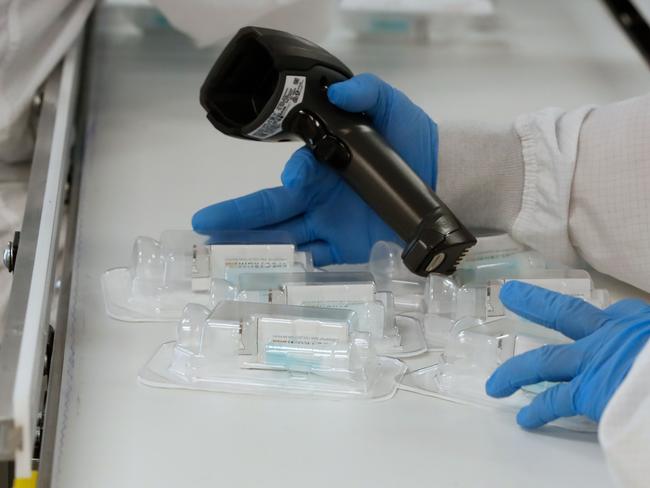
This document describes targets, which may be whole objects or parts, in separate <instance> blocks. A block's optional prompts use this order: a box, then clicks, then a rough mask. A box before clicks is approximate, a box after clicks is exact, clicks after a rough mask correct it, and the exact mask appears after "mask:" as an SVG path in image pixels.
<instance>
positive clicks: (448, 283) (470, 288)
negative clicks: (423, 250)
mask: <svg viewBox="0 0 650 488" xmlns="http://www.w3.org/2000/svg"><path fill="white" fill-rule="evenodd" d="M401 252H402V249H401V247H400V246H399V245H397V244H395V243H392V242H378V243H376V244H375V246H374V247H373V249H372V251H371V254H370V262H369V269H370V271H371V273H372V274H373V276H374V278H375V280H376V283H377V288H378V289H379V290H387V291H389V292H390V293H392V294H393V297H394V303H395V308H396V309H397V310H398V311H400V312H401V313H407V314H409V315H411V316H414V317H417V318H418V319H419V320H421V322H422V324H423V326H424V333H425V338H426V341H427V345H428V348H429V349H430V350H441V349H442V348H443V347H444V345H445V341H446V339H447V335H448V333H449V331H450V330H451V328H452V326H453V324H454V323H455V322H456V321H458V320H460V319H462V318H464V317H474V318H477V319H481V320H483V321H491V320H496V319H499V318H502V317H504V316H506V315H508V313H509V312H508V311H507V310H505V308H504V307H503V305H502V304H501V301H500V300H499V292H500V290H501V287H502V286H503V285H504V283H506V282H507V281H508V280H513V279H516V280H519V281H524V282H527V283H530V284H534V285H538V286H541V287H544V288H547V289H550V290H553V291H557V292H560V293H565V294H567V295H572V296H575V297H579V298H582V299H584V300H586V301H589V302H590V303H592V304H593V305H595V306H597V307H600V308H604V307H606V306H607V305H608V304H609V295H608V293H607V290H602V289H595V288H594V287H593V283H592V280H591V277H590V275H589V273H588V272H586V271H584V270H579V269H569V268H567V267H565V266H562V265H559V264H556V263H549V262H547V261H546V260H544V258H543V257H542V256H541V255H540V254H539V253H537V252H535V251H530V250H527V249H526V248H524V247H523V246H521V245H520V244H518V243H516V242H515V241H513V240H512V239H511V238H510V237H508V236H507V235H504V234H496V235H491V236H486V237H481V238H479V239H478V244H477V245H476V246H475V247H474V248H472V249H471V250H470V252H469V253H468V255H467V256H466V257H465V259H464V260H463V261H461V263H460V264H459V266H458V269H457V270H456V272H455V273H454V274H453V275H452V276H443V275H437V274H431V275H429V276H428V277H427V278H422V277H420V276H416V275H414V274H412V273H411V272H410V271H409V270H408V269H407V268H406V266H404V263H403V262H402V260H401Z"/></svg>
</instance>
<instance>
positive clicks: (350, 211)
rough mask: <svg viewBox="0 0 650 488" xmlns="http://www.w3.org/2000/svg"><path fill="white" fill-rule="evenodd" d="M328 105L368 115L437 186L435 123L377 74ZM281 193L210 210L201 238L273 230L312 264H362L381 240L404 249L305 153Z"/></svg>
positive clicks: (290, 167) (331, 94)
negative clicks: (289, 239)
mask: <svg viewBox="0 0 650 488" xmlns="http://www.w3.org/2000/svg"><path fill="white" fill-rule="evenodd" d="M327 94H328V98H329V100H330V101H331V102H332V103H333V104H334V105H336V106H337V107H339V108H341V109H343V110H347V111H349V112H366V113H367V114H368V115H369V116H370V117H371V119H372V122H373V124H374V126H375V127H376V128H377V130H378V131H379V133H381V134H382V135H383V136H384V138H385V139H386V141H387V142H388V144H390V145H391V146H392V147H393V148H394V149H395V151H397V153H398V154H399V155H400V156H402V158H404V160H405V161H406V162H407V163H408V164H409V165H410V166H411V167H412V168H413V169H414V170H415V172H416V173H417V174H418V175H419V176H420V177H421V178H422V179H423V180H424V181H425V182H427V183H428V184H430V185H431V186H432V187H433V188H435V184H436V157H437V152H438V131H437V127H436V124H435V123H434V122H433V121H432V120H431V119H430V118H429V117H428V116H427V114H426V113H424V111H422V109H420V108H419V107H417V106H416V105H414V104H413V102H411V101H410V100H409V99H408V98H407V97H406V96H405V95H404V94H403V93H402V92H400V91H398V90H396V89H395V88H393V87H391V86H390V85H388V84H387V83H385V82H384V81H382V80H380V79H379V78H377V77H376V76H375V75H372V74H362V75H359V76H355V77H354V78H351V79H349V80H346V81H343V82H340V83H336V84H333V85H331V86H330V87H329V89H328V92H327ZM281 179H282V186H281V187H276V188H269V189H266V190H261V191H258V192H256V193H252V194H250V195H246V196H243V197H239V198H236V199H234V200H228V201H225V202H221V203H217V204H215V205H211V206H209V207H207V208H204V209H203V210H200V211H199V212H197V213H196V214H195V215H194V218H193V219H192V226H193V227H194V230H195V231H196V232H199V233H201V234H211V233H213V232H214V231H218V230H239V229H276V230H284V231H288V232H289V233H290V234H291V236H292V237H293V239H294V241H295V243H296V244H298V248H299V249H300V250H306V251H311V253H312V254H313V257H314V263H315V264H316V265H317V266H324V265H327V264H331V263H360V262H365V261H367V260H368V255H369V252H370V248H371V247H372V245H373V244H374V243H375V242H376V241H379V240H390V241H396V242H399V239H398V237H397V236H396V235H395V233H394V232H393V231H392V230H391V229H390V227H388V226H387V225H386V224H385V223H384V222H383V221H382V220H381V219H380V218H379V217H378V216H377V214H376V213H375V212H374V211H373V210H371V209H370V207H368V206H367V205H366V204H365V203H364V202H363V200H361V198H359V197H358V196H357V194H356V193H355V192H354V191H353V190H352V189H351V188H350V187H349V186H348V185H347V183H345V182H344V181H343V179H342V178H341V177H340V176H339V175H338V174H337V173H336V172H335V171H334V170H332V169H331V168H329V167H328V166H326V165H325V164H322V163H319V162H318V161H316V159H315V158H314V156H313V155H312V153H311V151H310V150H309V149H307V148H305V147H303V148H301V149H299V150H298V151H296V152H295V153H294V154H293V156H292V157H291V159H289V162H288V163H287V164H286V166H285V168H284V171H283V172H282V177H281Z"/></svg>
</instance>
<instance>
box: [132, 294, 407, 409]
mask: <svg viewBox="0 0 650 488" xmlns="http://www.w3.org/2000/svg"><path fill="white" fill-rule="evenodd" d="M405 371H406V366H405V365H404V364H403V363H401V362H400V361H399V360H397V359H392V358H387V357H382V356H378V355H377V353H376V350H375V348H374V345H373V343H372V341H371V338H370V334H369V333H368V332H362V331H359V330H358V323H357V319H356V315H355V313H354V312H352V311H349V310H344V309H333V308H317V307H299V306H293V305H277V304H268V303H249V302H236V301H223V302H221V303H219V304H218V305H217V306H216V308H215V309H214V310H213V311H210V310H209V309H207V308H205V307H203V306H201V305H198V304H189V305H188V306H187V307H186V308H185V309H184V311H183V317H182V319H181V320H180V321H179V323H178V326H177V339H176V341H174V342H168V343H165V344H163V345H162V346H161V347H160V348H159V349H158V351H156V353H155V354H154V356H153V357H152V358H151V359H150V360H149V362H148V363H147V364H146V365H145V367H144V368H143V369H142V370H141V372H140V374H139V379H140V381H141V382H142V383H143V384H146V385H149V386H156V387H163V388H181V389H193V390H207V391H221V392H231V393H257V394H282V395H284V394H295V395H308V396H320V397H330V398H358V399H375V400H378V399H387V398H390V397H391V396H392V395H393V394H394V393H395V391H396V389H397V385H398V382H399V381H400V380H401V378H402V375H403V374H404V372H405Z"/></svg>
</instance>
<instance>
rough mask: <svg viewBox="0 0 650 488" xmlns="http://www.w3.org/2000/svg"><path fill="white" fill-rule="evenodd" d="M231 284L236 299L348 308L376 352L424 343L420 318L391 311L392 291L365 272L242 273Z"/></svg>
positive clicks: (412, 351) (417, 348)
mask: <svg viewBox="0 0 650 488" xmlns="http://www.w3.org/2000/svg"><path fill="white" fill-rule="evenodd" d="M237 288H238V294H237V298H236V299H237V300H241V301H249V302H259V303H278V304H287V305H301V306H313V307H321V308H339V309H346V310H352V311H353V312H355V313H356V315H357V320H358V324H359V325H358V327H359V330H361V331H366V332H369V333H370V334H371V336H372V339H373V341H374V342H375V344H376V347H377V350H378V351H379V352H380V353H381V354H387V355H390V356H394V357H404V356H413V355H417V354H420V353H422V352H425V351H426V349H427V346H426V342H425V340H424V334H423V332H422V325H421V324H420V321H419V320H418V319H416V318H414V317H409V316H405V315H401V314H399V313H397V312H396V311H395V304H394V300H393V295H392V294H391V293H390V292H378V291H377V290H376V286H375V281H374V278H373V276H372V274H370V273H368V272H361V271H326V272H297V273H266V274H263V275H261V274H249V273H245V274H241V275H240V276H239V285H238V287H237Z"/></svg>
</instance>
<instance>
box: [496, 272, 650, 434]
mask: <svg viewBox="0 0 650 488" xmlns="http://www.w3.org/2000/svg"><path fill="white" fill-rule="evenodd" d="M499 297H500V298H501V301H502V302H503V304H504V305H505V306H506V307H507V308H508V309H510V310H512V311H513V312H515V313H516V314H518V315H520V316H521V317H524V318H525V319H528V320H531V321H533V322H536V323H538V324H541V325H544V326H546V327H549V328H551V329H555V330H558V331H560V332H562V333H563V334H564V335H566V336H567V337H569V338H571V339H575V342H573V343H571V344H564V345H556V346H551V345H549V346H543V347H540V348H539V349H535V350H533V351H529V352H526V353H524V354H521V355H519V356H515V357H513V358H511V359H509V360H508V361H506V362H505V363H504V364H503V365H501V366H500V367H499V368H498V369H497V370H496V371H495V372H494V374H493V375H492V376H491V377H490V379H489V380H488V382H487V385H486V391H487V393H488V395H491V396H493V397H497V398H501V397H506V396H509V395H512V394H513V393H514V392H515V391H517V390H518V389H519V388H520V387H522V386H525V385H531V384H535V383H538V382H540V381H553V382H561V383H560V384H558V385H555V386H553V387H551V388H549V389H548V390H546V391H544V392H543V393H541V394H539V395H537V397H535V399H534V400H533V401H532V402H531V404H530V405H529V406H527V407H524V408H522V409H521V410H520V411H519V414H518V415H517V423H518V424H519V425H521V426H522V427H525V428H527V429H534V428H537V427H540V426H542V425H544V424H546V423H547V422H551V421H552V420H555V419H557V418H559V417H570V416H573V415H586V416H587V417H589V418H590V419H592V420H594V421H596V422H598V421H599V420H600V417H601V416H602V414H603V411H604V410H605V407H606V406H607V403H608V402H609V400H610V398H611V397H612V395H614V393H615V392H616V390H617V389H618V387H619V386H620V384H621V383H622V382H623V380H624V379H625V376H626V375H627V373H628V371H629V370H630V368H631V367H632V364H633V363H634V359H635V358H636V356H637V354H639V352H640V351H641V350H642V349H643V347H644V346H645V344H646V342H647V340H648V337H650V305H648V304H647V303H645V302H643V301H642V300H638V299H627V300H621V301H620V302H617V303H615V304H613V305H611V306H610V307H608V308H606V309H605V310H600V309H599V308H596V307H594V306H593V305H590V304H588V303H587V302H585V301H583V300H581V299H579V298H574V297H570V296H567V295H562V294H561V293H555V292H552V291H549V290H546V289H544V288H540V287H537V286H533V285H528V284H525V283H521V282H517V281H510V282H508V283H506V284H505V285H504V286H503V288H502V289H501V294H500V296H499Z"/></svg>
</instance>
